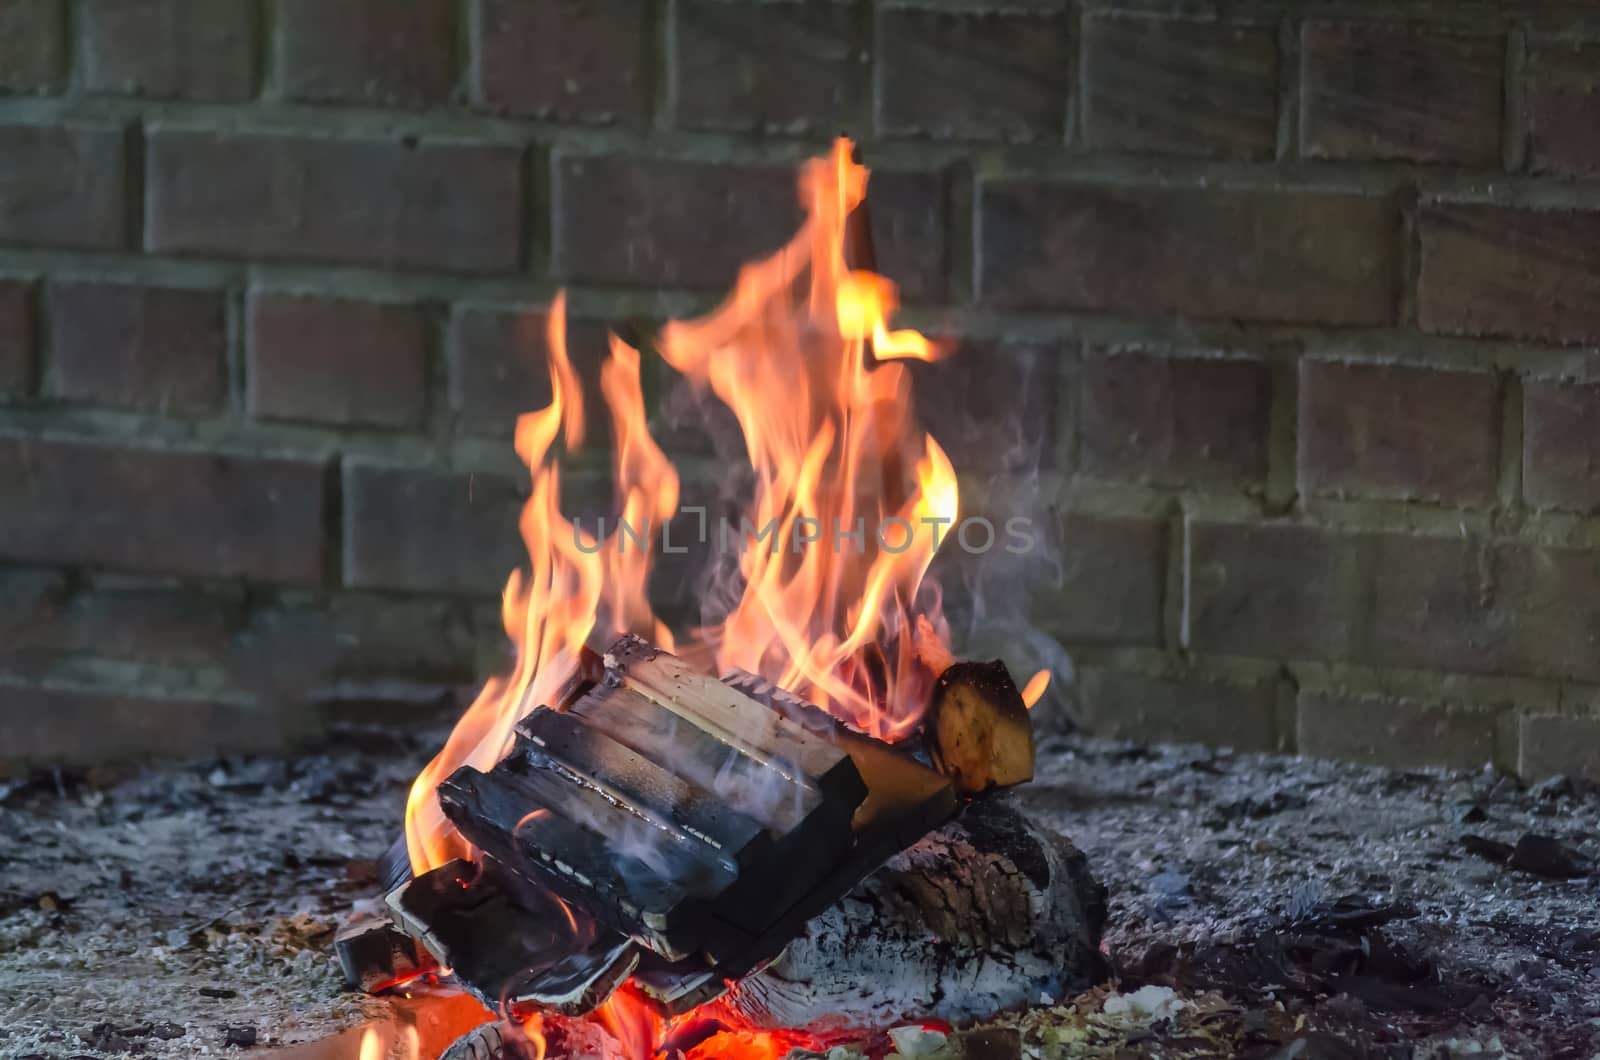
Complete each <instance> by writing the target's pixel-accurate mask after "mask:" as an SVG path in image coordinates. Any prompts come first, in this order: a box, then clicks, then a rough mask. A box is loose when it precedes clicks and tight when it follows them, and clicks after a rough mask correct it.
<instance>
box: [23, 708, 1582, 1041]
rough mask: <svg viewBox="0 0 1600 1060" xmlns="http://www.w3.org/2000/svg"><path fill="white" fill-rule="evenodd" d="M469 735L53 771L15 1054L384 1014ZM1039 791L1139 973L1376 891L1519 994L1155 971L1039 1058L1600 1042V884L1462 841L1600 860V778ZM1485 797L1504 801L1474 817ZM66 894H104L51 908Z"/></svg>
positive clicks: (347, 1021) (1052, 786)
mask: <svg viewBox="0 0 1600 1060" xmlns="http://www.w3.org/2000/svg"><path fill="white" fill-rule="evenodd" d="M441 735H442V734H439V733H429V734H425V735H422V736H419V737H416V738H404V739H402V738H397V737H395V736H394V735H393V733H392V732H391V733H390V734H389V735H387V736H384V735H383V734H382V733H381V732H380V733H373V732H365V733H361V734H353V733H348V734H344V736H343V737H342V738H341V739H340V740H339V741H338V742H337V744H336V745H335V746H332V747H330V748H327V749H326V750H325V752H324V753H322V754H318V755H315V756H310V757H303V758H297V759H271V758H257V759H250V760H244V761H231V762H223V763H216V762H208V763H196V764H192V765H188V766H169V767H164V768H160V769H152V770H149V771H146V772H143V773H140V774H138V775H135V776H132V777H128V778H126V779H123V780H120V781H117V782H113V783H100V784H75V785H68V786H67V788H66V792H65V795H64V796H63V795H60V794H57V792H56V791H55V788H54V786H53V785H52V784H49V783H46V784H45V785H43V786H40V787H35V788H31V789H27V790H21V791H15V790H14V791H11V792H10V793H9V794H8V795H0V849H3V850H4V852H5V853H4V856H5V860H4V862H3V863H0V1056H6V1057H8V1058H9V1057H14V1056H26V1055H29V1054H32V1053H36V1054H41V1055H44V1056H48V1057H52V1058H54V1060H65V1058H68V1057H97V1058H99V1057H111V1056H117V1057H121V1056H125V1055H141V1056H144V1057H148V1058H153V1060H177V1058H179V1057H194V1056H207V1055H213V1056H228V1055H234V1056H237V1055H239V1054H240V1053H241V1052H242V1050H240V1049H238V1048H236V1047H231V1046H227V1045H225V1044H224V1040H225V1037H224V1028H226V1027H230V1026H235V1027H239V1026H249V1027H253V1028H254V1029H255V1030H256V1031H257V1034H258V1038H259V1040H260V1042H262V1043H263V1044H267V1045H270V1044H272V1043H276V1042H280V1041H286V1040H290V1039H303V1038H312V1037H316V1036H319V1035H324V1034H328V1033H331V1032H333V1031H335V1030H338V1029H341V1028H344V1027H348V1026H350V1025H353V1024H355V1023H357V1022H360V1021H361V1020H363V1019H364V1018H365V1017H366V1015H367V1014H369V1013H376V1012H380V1011H382V1009H383V1007H384V1003H383V1002H381V1001H375V1000H373V999H368V998H363V997H360V996H358V995H351V994H346V993H343V992H342V991H343V984H342V983H341V982H340V980H339V975H338V971H337V964H336V962H335V960H334V958H333V956H332V953H331V952H330V934H331V930H332V928H333V927H334V925H335V923H336V922H337V921H338V919H339V918H340V917H341V916H343V915H346V914H348V913H349V911H350V910H351V908H352V906H353V905H354V904H355V903H357V902H360V901H367V900H370V899H371V898H372V897H373V896H374V895H375V893H376V889H377V884H376V881H375V877H374V876H373V874H372V861H373V859H375V858H376V857H377V856H378V855H379V854H380V852H381V851H382V850H383V849H384V848H385V847H386V846H387V844H388V843H389V842H390V840H392V838H393V837H394V835H395V834H396V832H397V829H398V827H399V824H400V820H401V816H402V813H403V806H404V801H405V791H406V787H407V785H408V784H409V781H410V780H411V778H412V777H413V776H414V775H415V773H416V771H417V770H418V769H419V768H420V767H421V766H422V765H423V764H424V763H425V762H426V761H427V759H428V758H429V757H430V756H431V754H432V753H433V751H434V750H435V749H436V748H437V746H438V741H439V739H440V738H441ZM219 765H220V767H221V772H220V773H216V772H215V771H216V769H217V767H218V766H219ZM214 773H215V775H213V774H214ZM213 780H214V781H215V782H216V783H213ZM1015 798H1016V799H1017V800H1018V801H1019V803H1020V804H1021V805H1022V806H1023V807H1024V808H1025V809H1026V810H1027V811H1028V812H1030V813H1031V814H1033V815H1034V817H1035V820H1036V821H1038V822H1039V823H1041V824H1044V825H1046V826H1048V827H1050V828H1053V829H1056V830H1058V831H1060V832H1062V833H1064V834H1066V835H1067V836H1068V837H1070V838H1071V839H1072V840H1073V842H1074V843H1075V844H1076V845H1077V846H1078V847H1080V848H1081V849H1083V850H1084V851H1085V853H1087V855H1088V858H1089V865H1090V867H1091V870H1092V871H1093V872H1094V874H1095V875H1096V877H1098V878H1099V879H1101V880H1102V881H1103V882H1105V883H1106V884H1108V885H1109V887H1110V889H1111V912H1110V919H1109V922H1108V925H1107V939H1108V942H1109V948H1110V951H1111V956H1112V958H1113V960H1114V961H1116V962H1118V963H1119V964H1120V965H1121V966H1122V967H1123V968H1124V969H1128V970H1131V969H1134V968H1135V967H1137V966H1138V965H1139V964H1140V962H1141V961H1142V960H1143V959H1144V958H1146V957H1147V956H1148V955H1149V954H1150V953H1151V952H1152V951H1155V950H1158V949H1160V948H1161V947H1162V946H1167V945H1174V944H1181V943H1190V944H1195V945H1205V944H1207V943H1209V942H1215V941H1217V940H1236V941H1242V942H1249V941H1250V940H1253V939H1256V938H1258V937H1261V936H1262V935H1263V933H1266V932H1268V931H1270V930H1272V929H1274V927H1275V926H1278V925H1281V924H1282V923H1283V921H1284V919H1285V917H1287V916H1290V915H1299V914H1303V913H1304V912H1305V911H1306V910H1310V909H1314V908H1315V907H1317V905H1318V904H1319V903H1321V902H1323V901H1325V900H1326V899H1328V898H1332V897H1336V896H1339V895H1344V894H1357V895H1362V896H1365V898H1367V899H1369V900H1372V901H1374V902H1406V903H1410V904H1411V905H1413V906H1415V907H1416V910H1417V913H1418V915H1417V916H1416V917H1415V918H1412V919H1405V920H1398V921H1395V922H1393V923H1390V924H1387V925H1385V926H1384V927H1383V929H1382V930H1383V931H1384V932H1385V933H1387V934H1388V935H1389V936H1390V937H1392V938H1394V939H1397V940H1399V941H1401V942H1403V943H1405V944H1407V945H1410V946H1414V947H1416V948H1417V949H1418V950H1419V951H1423V952H1425V953H1426V955H1427V956H1428V957H1429V958H1430V959H1431V960H1432V961H1433V962H1434V963H1435V964H1436V965H1437V975H1438V978H1440V979H1441V980H1452V979H1462V980H1465V979H1471V980H1474V981H1478V982H1482V983H1485V984H1488V985H1489V986H1490V988H1491V993H1490V997H1489V999H1488V1000H1487V1001H1485V1002H1484V1003H1483V1004H1482V1005H1481V1006H1478V1007H1476V1008H1472V1009H1467V1010H1463V1011H1445V1012H1441V1013H1436V1014H1432V1015H1427V1016H1426V1017H1425V1018H1424V1017H1422V1016H1418V1015H1415V1014H1407V1013H1398V1014H1397V1013H1391V1012H1381V1011H1378V1010H1375V1009H1372V1008H1370V1007H1368V1006H1365V1005H1363V1004H1361V1003H1359V1002H1355V1001H1352V1000H1351V999H1349V998H1343V997H1326V998H1318V999H1314V1000H1311V1001H1305V1002H1299V1001H1295V1000H1294V999H1291V998H1289V997H1287V996H1283V997H1279V998H1265V997H1261V996H1257V995H1256V994H1254V993H1252V992H1250V991H1245V990H1242V989H1240V988H1239V984H1237V983H1231V982H1228V981H1219V982H1217V983H1215V984H1212V986H1210V987H1204V988H1196V987H1188V986H1180V987H1179V988H1178V990H1177V992H1176V994H1175V995H1174V996H1173V997H1172V998H1171V999H1170V1000H1171V1001H1173V1002H1177V1001H1181V1002H1182V1003H1183V1006H1184V1007H1181V1008H1179V1007H1178V1006H1176V1005H1173V1006H1171V1008H1170V1010H1169V1011H1168V1013H1167V1016H1166V1017H1158V1016H1156V1015H1155V1014H1154V1013H1152V1014H1151V1015H1150V1019H1149V1021H1148V1022H1146V1018H1145V1016H1144V1015H1141V1014H1140V1013H1141V1012H1142V1011H1143V1010H1142V1009H1140V1010H1139V1011H1138V1012H1136V1011H1134V1009H1136V1008H1139V1004H1138V1003H1136V1002H1135V1001H1133V1000H1131V999H1130V1000H1129V1001H1128V1002H1127V1004H1128V1006H1129V1011H1128V1012H1122V1013H1119V1012H1115V1011H1113V1012H1110V1013H1108V1012H1107V1011H1106V1000H1107V998H1108V997H1112V996H1116V995H1117V994H1128V995H1133V996H1134V997H1145V998H1152V997H1154V996H1155V995H1140V994H1138V993H1137V991H1138V990H1139V988H1140V987H1141V986H1144V985H1145V984H1144V983H1141V982H1135V981H1132V980H1131V978H1130V980H1129V981H1128V982H1127V983H1126V985H1125V988H1124V989H1122V990H1120V991H1096V992H1092V993H1091V994H1089V995H1082V996H1079V997H1077V998H1068V999H1063V1000H1062V1001H1061V1003H1059V1004H1057V1005H1056V1006H1054V1007H1050V1008H1039V1009H1035V1010H1033V1011H1030V1012H1026V1013H1021V1014H1018V1015H1016V1016H1014V1017H1008V1018H1007V1020H1006V1021H1004V1022H1003V1023H1002V1026H1003V1028H1004V1029H1006V1030H1007V1032H1008V1033H1015V1035H1016V1036H1017V1040H1018V1041H1019V1043H1020V1049H1021V1051H1022V1053H1023V1054H1024V1055H1029V1056H1049V1055H1061V1051H1062V1050H1063V1049H1067V1050H1070V1051H1071V1055H1074V1056H1079V1055H1082V1056H1111V1055H1115V1054H1116V1053H1117V1051H1118V1050H1120V1049H1126V1048H1127V1047H1128V1043H1129V1041H1130V1035H1132V1040H1134V1041H1136V1043H1137V1044H1136V1046H1135V1048H1137V1049H1139V1050H1141V1051H1144V1052H1147V1053H1148V1052H1161V1054H1162V1055H1165V1056H1190V1055H1195V1056H1199V1055H1230V1054H1234V1053H1241V1054H1242V1053H1248V1052H1250V1051H1252V1050H1256V1049H1258V1048H1259V1049H1261V1051H1260V1052H1259V1055H1262V1056H1266V1055H1272V1053H1273V1051H1274V1050H1275V1049H1277V1048H1279V1046H1276V1045H1274V1046H1271V1047H1270V1048H1262V1043H1263V1042H1267V1043H1271V1042H1280V1041H1281V1042H1283V1043H1286V1044H1284V1045H1283V1046H1282V1048H1285V1049H1289V1050H1291V1051H1289V1052H1283V1053H1281V1054H1279V1055H1296V1050H1297V1051H1298V1052H1299V1053H1300V1054H1301V1055H1348V1053H1346V1054H1336V1053H1327V1052H1317V1049H1319V1048H1320V1047H1319V1046H1317V1045H1315V1044H1314V1043H1313V1044H1312V1045H1308V1046H1302V1047H1293V1046H1292V1042H1294V1041H1297V1040H1308V1035H1312V1034H1322V1035H1324V1036H1331V1037H1332V1038H1334V1039H1337V1040H1341V1041H1355V1042H1363V1043H1369V1042H1377V1043H1378V1044H1379V1045H1380V1046H1381V1047H1382V1049H1385V1050H1392V1048H1399V1047H1402V1046H1401V1045H1397V1044H1396V1043H1403V1048H1404V1049H1405V1053H1404V1054H1396V1055H1412V1049H1413V1047H1414V1048H1415V1049H1416V1050H1417V1052H1416V1054H1415V1055H1433V1054H1432V1053H1430V1052H1429V1050H1433V1049H1434V1046H1436V1045H1438V1046H1440V1047H1441V1048H1442V1050H1443V1051H1442V1052H1439V1053H1438V1055H1481V1056H1493V1055H1496V1054H1497V1053H1504V1054H1505V1055H1516V1056H1538V1055H1550V1054H1553V1053H1562V1054H1565V1055H1575V1056H1589V1055H1594V1054H1595V1053H1596V1051H1597V1049H1600V1041H1597V1040H1596V1039H1597V1037H1600V1024H1596V1023H1594V1022H1592V1021H1595V1020H1600V924H1597V923H1596V920H1595V915H1594V910H1595V908H1596V907H1597V903H1600V879H1597V878H1595V877H1589V878H1585V879H1576V880H1567V881H1550V880H1543V879H1540V878H1538V877H1534V876H1530V875H1528V874H1526V873H1521V872H1517V871H1515V870H1512V869H1508V868H1507V867H1505V866H1502V865H1496V864H1491V863H1489V862H1487V861H1484V860H1482V859H1480V858H1477V857H1474V856H1472V855H1471V854H1468V853H1467V852H1465V851H1464V850H1463V849H1462V848H1461V845H1460V836H1461V834H1462V833H1464V832H1472V833H1475V834H1481V835H1483V836H1486V837H1488V838H1492V839H1497V840H1501V841H1504V842H1514V841H1515V840H1516V839H1517V838H1518V837H1519V836H1521V835H1523V834H1524V833H1528V832H1536V833H1543V834H1549V835H1553V836H1555V837H1557V838H1558V839H1560V840H1561V841H1562V842H1563V843H1565V844H1566V845H1567V846H1569V847H1570V848H1571V849H1572V850H1573V851H1575V852H1576V853H1577V854H1579V855H1581V856H1582V857H1584V858H1586V859H1587V860H1588V861H1589V862H1590V863H1591V864H1594V863H1596V862H1600V825H1597V824H1596V822H1597V821H1600V797H1597V796H1596V795H1595V794H1594V793H1592V792H1588V791H1584V790H1582V789H1575V790H1571V791H1566V792H1563V791H1561V790H1559V789H1558V788H1554V787H1547V788H1545V789H1542V790H1540V791H1537V792H1535V791H1529V790H1526V789H1524V788H1522V787H1521V786H1520V785H1518V784H1517V783H1516V782H1515V781H1514V780H1512V779H1510V778H1504V777H1498V776H1495V775H1493V774H1489V773H1460V772H1457V773H1434V772H1428V773H1404V772H1395V771H1391V770H1381V769H1368V768H1362V767H1355V766H1349V765H1341V764H1337V763H1328V762H1316V761H1310V760H1306V759H1299V758H1291V757H1282V756H1271V755H1233V754H1226V753H1217V752H1211V751H1206V750H1203V749H1197V748H1164V749H1156V750H1152V751H1141V750H1138V749H1134V748H1130V747H1126V746H1123V745H1114V744H1110V743H1106V742H1102V741H1094V740H1084V739H1077V738H1073V739H1070V740H1069V739H1046V740H1044V741H1042V742H1041V745H1040V761H1039V769H1038V777H1037V779H1036V780H1035V782H1034V783H1033V784H1031V785H1027V786H1024V787H1023V788H1021V789H1020V790H1019V791H1018V792H1017V794H1016V796H1015ZM1474 807H1479V808H1480V810H1481V813H1482V814H1484V816H1485V819H1483V820H1481V821H1473V822H1470V823H1466V822H1463V821H1462V820H1461V818H1463V817H1476V815H1477V814H1476V813H1475V812H1474V809H1473V808H1474ZM50 893H54V894H57V895H61V896H64V897H67V898H74V899H76V901H75V903H73V904H72V905H70V907H68V908H67V909H65V910H64V911H60V912H55V913H52V912H49V911H47V910H45V909H41V908H39V904H38V903H39V899H40V897H41V896H45V897H46V900H47V904H48V895H49V894H50ZM1130 975H1131V972H1130ZM202 989H213V990H215V989H221V990H233V991H236V992H237V996H235V997H222V998H218V997H208V996H206V995H204V994H202V993H200V991H201V990H202ZM1247 995H1248V996H1247ZM1163 996H1165V995H1163ZM1121 1005H1122V1003H1121V1002H1117V1003H1114V1004H1112V1005H1111V1008H1112V1009H1113V1010H1116V1009H1119V1008H1120V1007H1121ZM1297 1006H1298V1008H1297ZM1130 1020H1131V1021H1132V1022H1131V1023H1129V1022H1128V1021H1130ZM169 1023H170V1024H173V1025H175V1026H176V1027H181V1028H182V1029H183V1030H184V1031H185V1032H186V1033H185V1036H184V1037H182V1038H177V1039H173V1040H166V1039H162V1038H160V1037H157V1036H155V1035H153V1034H143V1035H138V1036H133V1037H126V1036H125V1037H124V1040H123V1043H122V1044H123V1045H124V1046H126V1047H127V1048H119V1047H118V1044H117V1042H116V1041H114V1040H110V1039H109V1038H106V1037H103V1036H102V1037H100V1038H96V1035H95V1031H96V1028H97V1026H99V1025H102V1024H110V1025H111V1028H110V1029H111V1030H112V1031H118V1030H119V1029H122V1030H144V1029H145V1028H146V1027H151V1028H154V1027H156V1026H160V1025H163V1024H169ZM1134 1025H1137V1026H1138V1027H1139V1029H1137V1030H1132V1031H1130V1030H1129V1027H1130V1026H1134ZM1318 1028H1320V1029H1318ZM95 1042H98V1044H92V1043H95ZM1206 1043H1210V1044H1206ZM133 1048H141V1049H142V1050H143V1052H142V1053H138V1054H135V1053H133V1052H132V1049H133ZM1366 1055H1388V1054H1387V1053H1383V1052H1381V1051H1379V1050H1370V1049H1369V1050H1368V1051H1367V1053H1366Z"/></svg>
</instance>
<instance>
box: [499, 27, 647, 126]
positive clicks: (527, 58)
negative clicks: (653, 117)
mask: <svg viewBox="0 0 1600 1060" xmlns="http://www.w3.org/2000/svg"><path fill="white" fill-rule="evenodd" d="M476 11H477V19H478V21H477V25H476V27H475V30H474V39H475V40H476V42H477V45H478V48H479V58H478V66H477V78H476V85H475V91H476V98H477V101H478V102H479V103H481V104H483V105H484V106H486V107H490V108H492V109H494V110H498V111H504V112H508V113H512V114H529V115H534V116H537V117H552V118H573V119H577V120H580V121H586V122H623V123H628V124H635V123H637V122H638V121H639V120H640V119H641V118H642V117H643V114H644V105H645V86H644V74H643V70H644V68H645V54H646V49H647V48H648V46H649V34H648V33H647V32H646V30H645V3H644V0H541V2H540V3H537V4H530V3H526V2H525V0H481V2H480V3H478V4H477V5H476Z"/></svg>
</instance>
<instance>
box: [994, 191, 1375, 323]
mask: <svg viewBox="0 0 1600 1060" xmlns="http://www.w3.org/2000/svg"><path fill="white" fill-rule="evenodd" d="M979 194H980V201H979V211H980V216H979V225H980V232H981V235H980V237H979V254H980V257H979V262H978V277H977V279H978V287H979V292H980V296H981V298H982V299H983V301H984V302H986V303H989V304H990V305H994V306H1000V307H1007V308H1018V309H1033V308H1055V307H1067V306H1076V307H1080V308H1084V309H1104V310H1125V311H1130V312H1135V313H1183V314H1188V315H1192V316H1196V317H1238V318H1244V319H1252V320H1277V321H1291V322H1306V323H1326V324H1381V323H1386V322H1388V321H1390V320H1391V319H1393V317H1394V308H1395V292H1396V288H1397V284H1398V273H1399V264H1398V259H1399V214H1398V211H1397V210H1396V208H1395V204H1394V203H1393V202H1392V201H1391V200H1389V199H1386V198H1379V197H1369V196H1362V195H1346V194H1339V193H1332V192H1318V191H1310V190H1276V189H1275V190H1245V189H1208V188H1171V187H1155V186H1141V185H1129V186H1120V187H1119V186H1111V185H1105V184H1087V183H1075V182H1059V181H1044V180H1036V179H1031V178H1002V179H994V180H990V181H987V182H985V184H984V185H983V186H982V187H981V189H980V192H979Z"/></svg>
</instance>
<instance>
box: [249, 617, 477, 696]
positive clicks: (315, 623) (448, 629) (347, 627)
mask: <svg viewBox="0 0 1600 1060" xmlns="http://www.w3.org/2000/svg"><path fill="white" fill-rule="evenodd" d="M468 611H469V609H468V608H464V607H463V606H462V605H461V603H460V602H459V601H453V600H436V599H406V598H402V597H396V596H394V595H392V594H381V595H379V594H365V593H350V592H344V593H339V594H338V595H336V596H334V597H333V598H332V599H330V600H329V601H327V603H326V605H325V606H324V605H317V606H309V605H303V604H290V605H276V606H269V607H263V608H259V609H257V610H255V611H254V612H252V613H251V615H250V616H249V619H248V621H247V622H246V623H245V624H244V626H243V628H242V629H240V630H239V631H238V633H237V634H236V635H235V636H234V637H233V638H232V640H231V643H230V652H231V655H230V660H229V664H230V669H231V671H232V673H233V674H234V675H235V679H236V680H238V681H239V682H241V683H243V684H245V685H247V686H249V687H253V688H255V687H261V686H270V685H271V684H272V683H273V682H274V681H275V680H281V679H282V675H285V674H286V673H287V674H288V675H289V676H291V677H292V679H293V680H294V681H295V682H296V683H297V684H298V685H300V686H301V687H300V688H298V689H296V690H295V691H298V692H299V694H300V695H301V696H305V695H307V694H308V693H309V694H311V695H315V694H316V692H317V689H318V688H319V687H323V688H325V687H327V686H330V685H335V684H338V683H340V682H358V681H359V682H372V681H380V680H405V681H415V682H429V683H437V684H467V683H470V682H471V681H472V680H473V679H474V678H475V677H477V676H479V673H480V672H479V671H477V670H476V669H475V666H474V663H475V661H476V659H475V656H476V652H477V636H476V631H475V630H474V628H473V622H472V619H471V616H470V614H469V613H467V612H468ZM498 617H499V616H498V613H497V614H496V619H498Z"/></svg>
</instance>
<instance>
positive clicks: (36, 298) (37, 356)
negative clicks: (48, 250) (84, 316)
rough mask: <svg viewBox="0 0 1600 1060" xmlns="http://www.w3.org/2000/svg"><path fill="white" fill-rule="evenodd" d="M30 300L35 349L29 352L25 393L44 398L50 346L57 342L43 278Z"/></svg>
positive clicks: (47, 380)
mask: <svg viewBox="0 0 1600 1060" xmlns="http://www.w3.org/2000/svg"><path fill="white" fill-rule="evenodd" d="M28 298H29V300H30V303H31V308H32V310H33V348H32V349H31V350H30V351H29V353H30V354H31V357H32V359H31V361H30V363H29V366H28V367H29V371H30V375H29V377H28V379H27V380H26V384H27V388H26V390H24V393H25V394H26V395H27V396H28V397H31V398H43V397H45V396H46V394H47V389H46V388H47V387H48V386H49V379H50V360H51V357H50V344H51V343H52V342H53V341H54V340H55V328H54V327H53V326H52V324H51V321H50V312H49V298H48V297H47V295H46V283H45V280H44V279H43V277H40V278H39V279H37V280H35V281H34V282H33V283H32V284H31V286H30V289H29V293H28Z"/></svg>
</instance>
